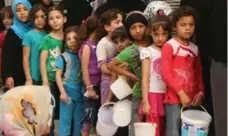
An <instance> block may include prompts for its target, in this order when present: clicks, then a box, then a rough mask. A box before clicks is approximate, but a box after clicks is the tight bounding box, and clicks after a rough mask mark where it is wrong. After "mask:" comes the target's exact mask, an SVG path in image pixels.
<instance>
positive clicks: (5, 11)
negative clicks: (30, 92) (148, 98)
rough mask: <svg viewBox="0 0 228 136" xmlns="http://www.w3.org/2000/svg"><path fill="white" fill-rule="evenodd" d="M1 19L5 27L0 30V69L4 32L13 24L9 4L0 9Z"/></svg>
mask: <svg viewBox="0 0 228 136" xmlns="http://www.w3.org/2000/svg"><path fill="white" fill-rule="evenodd" d="M1 19H2V22H3V25H4V27H5V30H3V31H1V32H0V71H1V64H2V47H3V45H4V41H5V36H6V32H7V30H8V28H9V27H10V26H11V25H12V24H13V12H12V9H11V6H6V7H4V8H2V9H1Z"/></svg>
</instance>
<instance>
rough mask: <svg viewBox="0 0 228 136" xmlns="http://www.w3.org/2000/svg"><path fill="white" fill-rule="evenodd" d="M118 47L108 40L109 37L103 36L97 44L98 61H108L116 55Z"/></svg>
mask: <svg viewBox="0 0 228 136" xmlns="http://www.w3.org/2000/svg"><path fill="white" fill-rule="evenodd" d="M115 53H116V48H115V44H114V43H112V42H111V41H110V40H108V38H107V37H104V38H102V39H101V40H100V41H99V43H98V44H97V50H96V55H97V61H98V62H100V61H106V60H107V59H108V58H112V57H114V56H115Z"/></svg>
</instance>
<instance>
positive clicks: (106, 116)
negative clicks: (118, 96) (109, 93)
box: [96, 102, 118, 136]
mask: <svg viewBox="0 0 228 136" xmlns="http://www.w3.org/2000/svg"><path fill="white" fill-rule="evenodd" d="M114 104H115V103H113V102H110V103H107V104H104V105H102V106H101V107H100V109H99V112H98V121H97V125H96V130H97V133H98V134H100V135H101V136H113V135H114V134H115V133H116V131H117V129H118V126H117V125H115V124H114V122H113V119H112V118H113V107H107V106H108V105H114Z"/></svg>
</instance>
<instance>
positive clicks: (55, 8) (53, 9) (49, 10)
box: [47, 5, 66, 16]
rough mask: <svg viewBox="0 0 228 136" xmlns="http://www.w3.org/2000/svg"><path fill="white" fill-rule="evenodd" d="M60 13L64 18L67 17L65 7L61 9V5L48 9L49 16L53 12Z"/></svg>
mask: <svg viewBox="0 0 228 136" xmlns="http://www.w3.org/2000/svg"><path fill="white" fill-rule="evenodd" d="M55 10H56V11H59V12H60V13H61V14H62V15H63V16H65V14H66V13H65V12H64V9H63V7H61V6H59V5H54V6H51V7H50V8H49V9H48V11H47V15H48V16H49V13H50V12H51V11H55Z"/></svg>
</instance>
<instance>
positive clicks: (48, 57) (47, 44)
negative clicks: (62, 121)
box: [40, 6, 66, 135]
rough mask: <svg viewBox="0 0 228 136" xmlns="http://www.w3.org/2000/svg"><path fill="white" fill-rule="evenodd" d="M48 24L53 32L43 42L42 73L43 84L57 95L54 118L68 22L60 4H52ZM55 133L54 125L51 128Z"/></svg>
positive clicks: (57, 96)
mask: <svg viewBox="0 0 228 136" xmlns="http://www.w3.org/2000/svg"><path fill="white" fill-rule="evenodd" d="M47 15H48V24H49V25H50V27H51V29H52V30H51V33H50V34H48V35H47V36H46V37H45V38H44V40H43V42H42V44H41V54H40V73H41V77H42V82H43V85H47V86H50V89H51V93H52V95H53V96H54V97H55V101H56V107H55V109H54V113H55V115H54V119H58V116H59V90H58V87H57V85H56V80H55V72H56V66H55V62H56V59H57V57H58V56H59V55H60V54H61V50H62V48H63V43H62V40H63V25H64V23H65V22H66V17H65V15H64V13H63V10H62V9H61V8H60V7H59V6H52V7H50V8H49V10H48V13H47ZM51 129H52V130H51V135H52V133H53V126H52V128H51Z"/></svg>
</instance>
